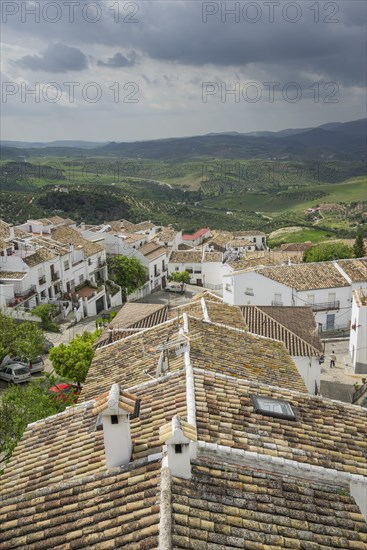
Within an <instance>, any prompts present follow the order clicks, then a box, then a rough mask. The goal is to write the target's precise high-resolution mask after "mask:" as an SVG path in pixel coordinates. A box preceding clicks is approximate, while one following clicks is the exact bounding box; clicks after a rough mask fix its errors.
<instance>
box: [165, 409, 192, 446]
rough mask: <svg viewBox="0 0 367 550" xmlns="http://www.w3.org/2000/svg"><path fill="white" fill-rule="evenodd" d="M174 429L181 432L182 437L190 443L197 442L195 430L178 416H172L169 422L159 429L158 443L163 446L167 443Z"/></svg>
mask: <svg viewBox="0 0 367 550" xmlns="http://www.w3.org/2000/svg"><path fill="white" fill-rule="evenodd" d="M176 429H179V430H180V431H182V433H183V435H184V437H186V438H187V439H188V440H190V441H197V433H196V428H195V426H193V425H192V424H189V423H188V422H185V421H184V420H182V418H181V417H180V416H177V415H176V416H174V417H173V418H172V420H171V422H168V424H164V426H161V427H160V429H159V442H160V443H161V444H162V445H163V443H166V442H167V441H169V440H170V439H171V438H172V437H173V436H174V432H175V430H176Z"/></svg>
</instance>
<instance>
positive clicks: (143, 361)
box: [78, 319, 183, 402]
mask: <svg viewBox="0 0 367 550" xmlns="http://www.w3.org/2000/svg"><path fill="white" fill-rule="evenodd" d="M178 329H179V325H178V322H177V320H176V319H173V320H172V321H170V322H166V323H162V324H160V325H158V326H156V327H152V328H150V329H146V330H143V331H140V332H139V333H137V334H133V335H131V336H128V337H126V338H124V339H121V340H118V341H117V342H114V343H112V344H109V345H105V346H103V347H100V348H97V350H96V353H95V356H94V358H93V360H92V364H91V366H90V367H89V371H88V375H87V378H86V380H85V383H84V385H83V389H82V392H81V394H80V396H79V400H78V401H79V402H81V401H89V400H90V399H94V398H95V397H97V396H98V395H99V394H100V393H102V392H104V391H107V390H108V389H109V388H110V387H111V385H112V384H114V383H118V384H120V386H121V387H122V388H127V387H129V386H132V385H136V384H142V383H144V382H147V381H149V380H151V377H153V378H154V377H155V376H156V369H157V366H158V360H159V356H160V353H161V352H160V350H159V349H157V348H158V347H159V346H161V345H162V344H164V343H165V342H166V341H167V339H169V340H175V339H176V338H177V336H178ZM168 358H169V366H170V370H171V371H175V370H178V369H181V368H183V358H182V356H176V354H175V352H174V350H172V351H170V352H169V354H168ZM145 371H147V372H145Z"/></svg>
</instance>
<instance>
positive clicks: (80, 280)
mask: <svg viewBox="0 0 367 550" xmlns="http://www.w3.org/2000/svg"><path fill="white" fill-rule="evenodd" d="M83 281H84V275H79V284H81V283H82V282H83Z"/></svg>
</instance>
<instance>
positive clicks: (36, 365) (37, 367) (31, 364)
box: [7, 356, 45, 374]
mask: <svg viewBox="0 0 367 550" xmlns="http://www.w3.org/2000/svg"><path fill="white" fill-rule="evenodd" d="M11 363H22V364H23V365H24V366H25V367H28V368H29V370H30V372H31V374H35V373H36V372H42V371H43V370H44V368H45V364H44V362H43V359H42V357H40V356H39V357H36V358H35V359H26V358H24V357H14V359H12V360H11V361H10V362H9V363H7V364H8V365H9V364H11Z"/></svg>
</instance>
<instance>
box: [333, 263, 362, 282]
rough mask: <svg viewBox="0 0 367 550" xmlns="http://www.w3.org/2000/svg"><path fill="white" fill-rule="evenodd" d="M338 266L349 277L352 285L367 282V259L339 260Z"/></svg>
mask: <svg viewBox="0 0 367 550" xmlns="http://www.w3.org/2000/svg"><path fill="white" fill-rule="evenodd" d="M337 264H338V265H339V266H340V267H341V268H342V270H343V271H344V272H345V273H346V274H347V275H348V277H349V278H350V279H351V281H352V283H360V282H361V283H362V282H366V281H367V258H360V259H355V260H338V261H337Z"/></svg>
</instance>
